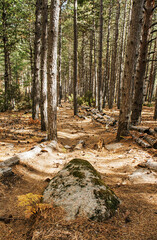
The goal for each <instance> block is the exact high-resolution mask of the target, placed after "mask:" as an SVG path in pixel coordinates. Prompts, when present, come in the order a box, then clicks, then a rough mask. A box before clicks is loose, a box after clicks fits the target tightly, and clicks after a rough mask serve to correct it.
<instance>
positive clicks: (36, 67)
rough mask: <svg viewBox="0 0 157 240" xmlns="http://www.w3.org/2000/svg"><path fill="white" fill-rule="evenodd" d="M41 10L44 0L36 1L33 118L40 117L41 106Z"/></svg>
mask: <svg viewBox="0 0 157 240" xmlns="http://www.w3.org/2000/svg"><path fill="white" fill-rule="evenodd" d="M41 11H42V0H37V1H36V13H35V16H36V21H35V40H34V78H33V90H32V98H33V105H32V118H33V119H38V118H39V110H40V109H39V106H40V55H41Z"/></svg>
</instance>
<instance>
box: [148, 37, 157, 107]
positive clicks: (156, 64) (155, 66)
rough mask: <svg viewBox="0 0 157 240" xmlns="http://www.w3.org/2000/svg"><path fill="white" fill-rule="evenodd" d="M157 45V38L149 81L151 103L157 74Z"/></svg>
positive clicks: (149, 100)
mask: <svg viewBox="0 0 157 240" xmlns="http://www.w3.org/2000/svg"><path fill="white" fill-rule="evenodd" d="M156 46H157V39H156V41H155V43H154V54H153V58H152V64H151V68H150V73H149V83H148V89H147V98H148V102H149V103H151V101H152V95H153V89H154V83H155V75H156V69H157V51H156Z"/></svg>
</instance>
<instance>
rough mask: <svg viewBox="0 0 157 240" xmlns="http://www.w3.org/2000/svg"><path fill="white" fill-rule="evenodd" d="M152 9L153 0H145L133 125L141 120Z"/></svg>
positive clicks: (133, 107) (132, 118) (132, 116)
mask: <svg viewBox="0 0 157 240" xmlns="http://www.w3.org/2000/svg"><path fill="white" fill-rule="evenodd" d="M153 9H154V0H147V1H146V5H145V13H144V23H143V32H142V41H141V46H140V53H139V58H138V65H137V70H136V76H135V94H134V101H133V105H132V115H131V122H132V124H133V125H136V124H139V123H140V121H141V112H142V104H143V87H144V76H145V71H146V64H147V52H148V40H149V33H150V27H151V22H152V14H153Z"/></svg>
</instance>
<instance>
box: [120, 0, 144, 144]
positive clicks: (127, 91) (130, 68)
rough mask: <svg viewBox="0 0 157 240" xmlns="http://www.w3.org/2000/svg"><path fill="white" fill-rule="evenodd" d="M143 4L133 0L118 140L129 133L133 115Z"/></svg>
mask: <svg viewBox="0 0 157 240" xmlns="http://www.w3.org/2000/svg"><path fill="white" fill-rule="evenodd" d="M143 4H144V0H134V1H133V7H132V16H131V22H130V33H129V35H128V39H127V50H126V60H125V67H124V77H123V87H122V103H121V108H120V114H119V124H118V131H117V139H118V140H120V139H121V136H126V135H128V133H129V125H130V115H131V93H132V77H133V75H134V70H135V62H136V58H137V50H138V46H139V41H140V34H141V24H142V21H141V19H142V13H143Z"/></svg>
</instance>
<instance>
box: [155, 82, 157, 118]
mask: <svg viewBox="0 0 157 240" xmlns="http://www.w3.org/2000/svg"><path fill="white" fill-rule="evenodd" d="M154 120H157V86H156V95H155V109H154Z"/></svg>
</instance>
